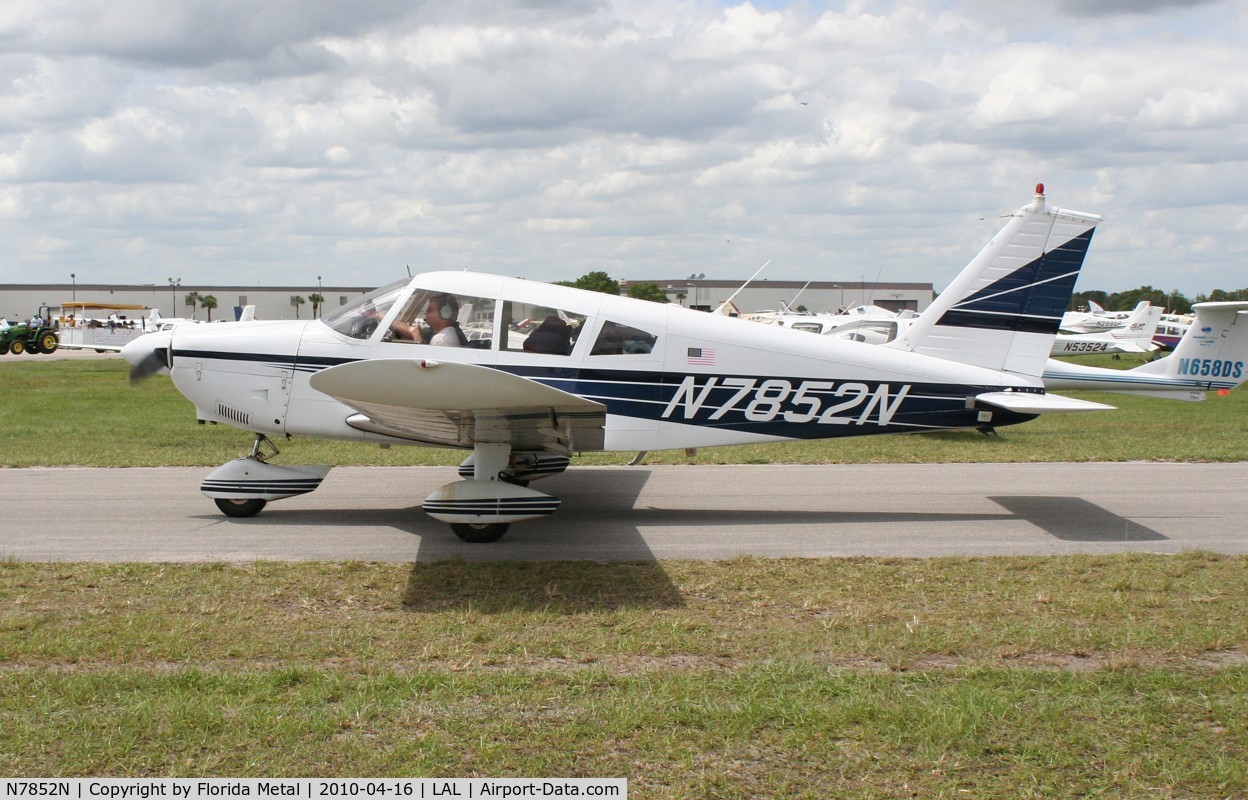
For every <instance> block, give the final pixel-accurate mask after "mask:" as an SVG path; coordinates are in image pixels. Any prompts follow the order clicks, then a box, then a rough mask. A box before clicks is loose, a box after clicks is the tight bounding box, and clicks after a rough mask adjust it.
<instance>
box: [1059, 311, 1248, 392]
mask: <svg viewBox="0 0 1248 800" xmlns="http://www.w3.org/2000/svg"><path fill="white" fill-rule="evenodd" d="M1192 308H1193V310H1194V311H1195V313H1196V317H1195V321H1194V322H1192V324H1191V327H1189V328H1188V330H1187V333H1185V334H1184V335H1183V338H1182V339H1180V340H1179V343H1178V344H1177V345H1176V346H1175V348H1174V352H1173V353H1170V354H1169V355H1168V356H1166V357H1165V358H1159V359H1157V360H1156V361H1150V362H1149V363H1147V364H1142V365H1140V366H1138V367H1136V368H1135V369H1127V370H1118V369H1104V368H1101V367H1089V366H1084V365H1082V364H1071V363H1069V362H1065V361H1057V360H1052V361H1050V362H1049V366H1048V367H1047V368H1046V369H1045V371H1044V385H1045V388H1047V389H1094V390H1097V391H1104V392H1117V393H1120V394H1138V395H1144V396H1146V397H1160V398H1163V399H1166V400H1189V401H1200V400H1204V399H1205V392H1207V391H1219V390H1224V389H1225V390H1230V389H1234V388H1235V387H1236V386H1239V385H1240V384H1241V383H1243V382H1244V380H1245V379H1248V371H1246V370H1245V369H1244V362H1245V361H1248V301H1245V302H1223V303H1197V304H1196V305H1195V306H1193V307H1192Z"/></svg>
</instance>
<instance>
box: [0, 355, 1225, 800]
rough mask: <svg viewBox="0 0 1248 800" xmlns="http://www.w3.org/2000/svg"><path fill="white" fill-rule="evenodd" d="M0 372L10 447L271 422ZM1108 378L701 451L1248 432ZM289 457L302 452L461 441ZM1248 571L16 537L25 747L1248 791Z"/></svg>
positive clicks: (2, 656)
mask: <svg viewBox="0 0 1248 800" xmlns="http://www.w3.org/2000/svg"><path fill="white" fill-rule="evenodd" d="M0 386H3V387H4V390H5V391H4V395H3V397H4V400H3V401H0V402H2V405H0V424H3V426H4V428H3V429H4V431H5V437H6V438H5V445H4V449H3V454H4V457H3V459H2V460H3V462H4V463H5V464H8V465H11V466H28V465H35V464H42V465H58V464H92V465H140V464H142V465H159V464H217V463H221V462H223V461H225V460H227V459H229V458H233V457H234V456H236V455H238V454H239V452H240V451H243V450H245V449H246V448H247V444H248V438H247V437H246V435H245V434H242V433H241V432H237V431H229V430H226V429H223V428H209V427H201V426H197V425H195V424H194V419H193V413H192V411H191V409H190V406H189V404H187V403H186V402H185V401H184V400H182V399H181V398H180V397H179V396H177V395H176V393H175V392H173V390H172V388H171V387H170V386H169V384H168V381H167V380H153V381H149V382H148V383H147V384H145V385H143V386H142V387H139V388H137V389H132V388H131V387H129V386H128V385H127V384H126V381H125V368H124V365H121V364H119V363H117V362H112V361H101V362H43V363H35V362H31V363H23V364H20V365H14V364H12V363H6V364H0ZM1095 399H1100V400H1105V401H1108V402H1111V403H1115V404H1118V405H1120V406H1121V408H1122V410H1121V411H1119V412H1109V413H1106V414H1095V415H1072V416H1068V417H1055V418H1053V419H1041V420H1038V421H1036V422H1033V423H1029V424H1027V425H1022V426H1017V427H1014V428H1008V429H1004V430H1003V431H1002V432H1001V436H1000V437H997V438H988V437H983V436H978V435H967V434H941V435H934V436H915V437H878V438H876V439H874V440H871V441H868V440H863V441H859V442H834V443H831V444H825V445H809V444H808V445H803V446H801V447H775V448H753V449H748V448H741V449H735V448H732V449H725V450H723V451H719V450H705V451H702V452H700V453H699V454H698V455H697V456H695V457H694V458H695V459H696V460H698V461H709V460H721V459H722V460H733V459H734V458H735V459H737V460H782V461H793V462H806V463H821V462H834V461H835V462H840V461H861V462H866V461H953V460H984V461H1019V460H1089V459H1106V460H1116V459H1131V460H1137V459H1179V460H1186V459H1214V460H1244V459H1245V450H1246V444H1245V439H1246V438H1248V437H1245V435H1244V434H1245V430H1244V422H1243V420H1244V419H1245V417H1244V413H1243V412H1244V408H1243V407H1242V405H1241V402H1242V401H1241V395H1240V394H1239V393H1233V394H1232V395H1231V396H1230V397H1225V398H1211V399H1210V401H1208V402H1206V403H1203V404H1177V403H1166V402H1163V401H1157V400H1150V401H1139V400H1136V401H1133V400H1132V399H1131V398H1125V397H1118V396H1110V395H1104V396H1097V397H1096V398H1095ZM1142 431H1143V432H1145V433H1144V434H1143V435H1141V432H1142ZM304 448H306V450H305V449H304ZM319 448H326V449H319ZM283 450H284V455H287V456H290V459H289V462H290V463H297V462H300V461H304V460H315V461H322V460H337V461H341V462H343V463H380V464H385V463H396V464H399V463H401V464H410V463H454V462H455V461H457V460H458V456H456V455H454V454H445V453H441V452H440V451H429V450H419V449H416V448H394V449H391V450H385V451H383V450H378V449H375V448H366V447H362V446H359V445H350V444H345V443H315V442H308V443H303V442H298V441H295V442H290V443H288V444H285V445H283ZM734 450H735V452H736V455H735V456H734V455H733V453H732V451H734ZM313 453H314V454H313ZM659 455H660V454H652V456H651V459H652V460H657V459H658V457H659ZM424 458H432V459H437V460H435V461H431V462H422V461H421V460H420V459H424ZM599 458H603V457H601V456H600V457H599ZM666 458H670V459H672V460H676V461H684V460H687V458H688V457H686V456H685V455H684V454H683V453H680V454H673V455H669V456H666ZM391 459H393V460H391ZM591 463H603V462H602V461H593V462H591ZM157 524H158V523H157ZM2 536H3V533H2V532H0V537H2ZM1245 597H1248V558H1244V557H1229V556H1219V555H1214V554H1208V553H1186V554H1182V555H1178V556H1152V555H1143V554H1127V555H1121V556H1088V557H1060V558H999V559H998V558H994V559H937V560H914V559H802V560H790V559H739V560H734V561H725V562H638V563H612V564H602V563H588V562H581V563H546V564H519V563H485V564H473V563H465V562H458V561H448V562H438V563H421V564H412V565H406V566H396V565H383V564H365V563H309V564H294V565H288V564H271V563H257V564H252V565H247V566H228V565H223V564H207V565H175V564H163V565H162V564H157V565H138V564H123V565H93V564H27V563H18V562H0V774H2V775H6V776H19V775H21V776H76V775H107V776H151V775H171V776H294V775H310V776H390V775H420V776H452V777H469V776H495V777H508V776H553V777H565V776H623V777H627V778H629V780H630V789H631V796H632V797H634V798H665V799H666V798H755V797H776V798H840V797H848V798H895V797H950V798H952V797H957V798H1002V797H1010V798H1015V797H1035V798H1054V797H1113V798H1194V797H1195V798H1223V797H1239V798H1243V797H1248V617H1246V616H1245V615H1244V613H1243V604H1244V598H1245Z"/></svg>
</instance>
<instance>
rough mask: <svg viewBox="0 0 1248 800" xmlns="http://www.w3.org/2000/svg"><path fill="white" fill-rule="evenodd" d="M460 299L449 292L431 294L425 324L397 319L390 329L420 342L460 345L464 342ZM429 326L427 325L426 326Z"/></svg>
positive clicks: (446, 345)
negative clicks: (460, 322) (461, 336)
mask: <svg viewBox="0 0 1248 800" xmlns="http://www.w3.org/2000/svg"><path fill="white" fill-rule="evenodd" d="M458 317H459V301H458V300H456V299H455V298H454V297H453V296H451V295H449V294H434V295H430V296H429V302H428V303H427V304H426V305H425V325H423V326H422V325H414V324H412V323H410V322H400V321H399V320H395V321H394V322H393V323H391V325H390V330H392V331H394V334H395V336H398V337H400V338H403V339H411V340H412V341H414V342H418V343H420V344H433V345H441V346H442V347H459V346H460V345H461V344H462V343H463V342H462V340H461V338H460V332H459V327H458V326H459V322H458ZM426 326H427V327H426Z"/></svg>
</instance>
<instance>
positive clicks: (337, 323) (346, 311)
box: [321, 278, 409, 339]
mask: <svg viewBox="0 0 1248 800" xmlns="http://www.w3.org/2000/svg"><path fill="white" fill-rule="evenodd" d="M408 281H409V279H408V278H403V279H401V280H397V281H395V282H394V283H391V284H388V285H386V286H383V287H381V288H380V289H374V290H373V291H371V292H369V293H368V294H365V295H361V296H360V297H357V298H356V299H355V300H353V301H351V302H350V303H347V304H346V305H344V306H339V307H338V308H336V309H334V310H333V311H331V312H329V313H328V314H326V315H325V316H323V317H321V322H323V323H325V324H326V325H328V326H329V327H331V328H333V329H334V330H336V331H338V333H341V334H343V335H344V336H350V337H351V338H352V339H368V338H369V337H371V336H372V335H373V332H374V331H376V330H377V328H378V326H380V325H381V320H382V319H383V318H384V317H385V316H386V314H388V313H389V312H390V307H391V306H393V305H394V301H395V300H396V299H398V297H399V295H400V294H401V293H402V292H403V290H404V289H405V288H407V284H408Z"/></svg>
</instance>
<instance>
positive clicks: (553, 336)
mask: <svg viewBox="0 0 1248 800" xmlns="http://www.w3.org/2000/svg"><path fill="white" fill-rule="evenodd" d="M585 319H586V317H585V315H584V314H575V313H573V312H571V311H568V310H566V309H562V308H552V307H550V306H541V305H533V304H531V303H519V302H514V301H511V300H504V301H503V318H502V320H501V323H502V324H501V326H500V330H501V333H502V337H503V340H502V342H501V343H500V347H499V349H500V350H509V351H513V352H521V353H540V354H542V355H551V356H567V355H571V354H572V350H573V349H574V348H575V347H576V343H577V341H578V340H579V339H580V336H581V331H583V330H584V329H585Z"/></svg>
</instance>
